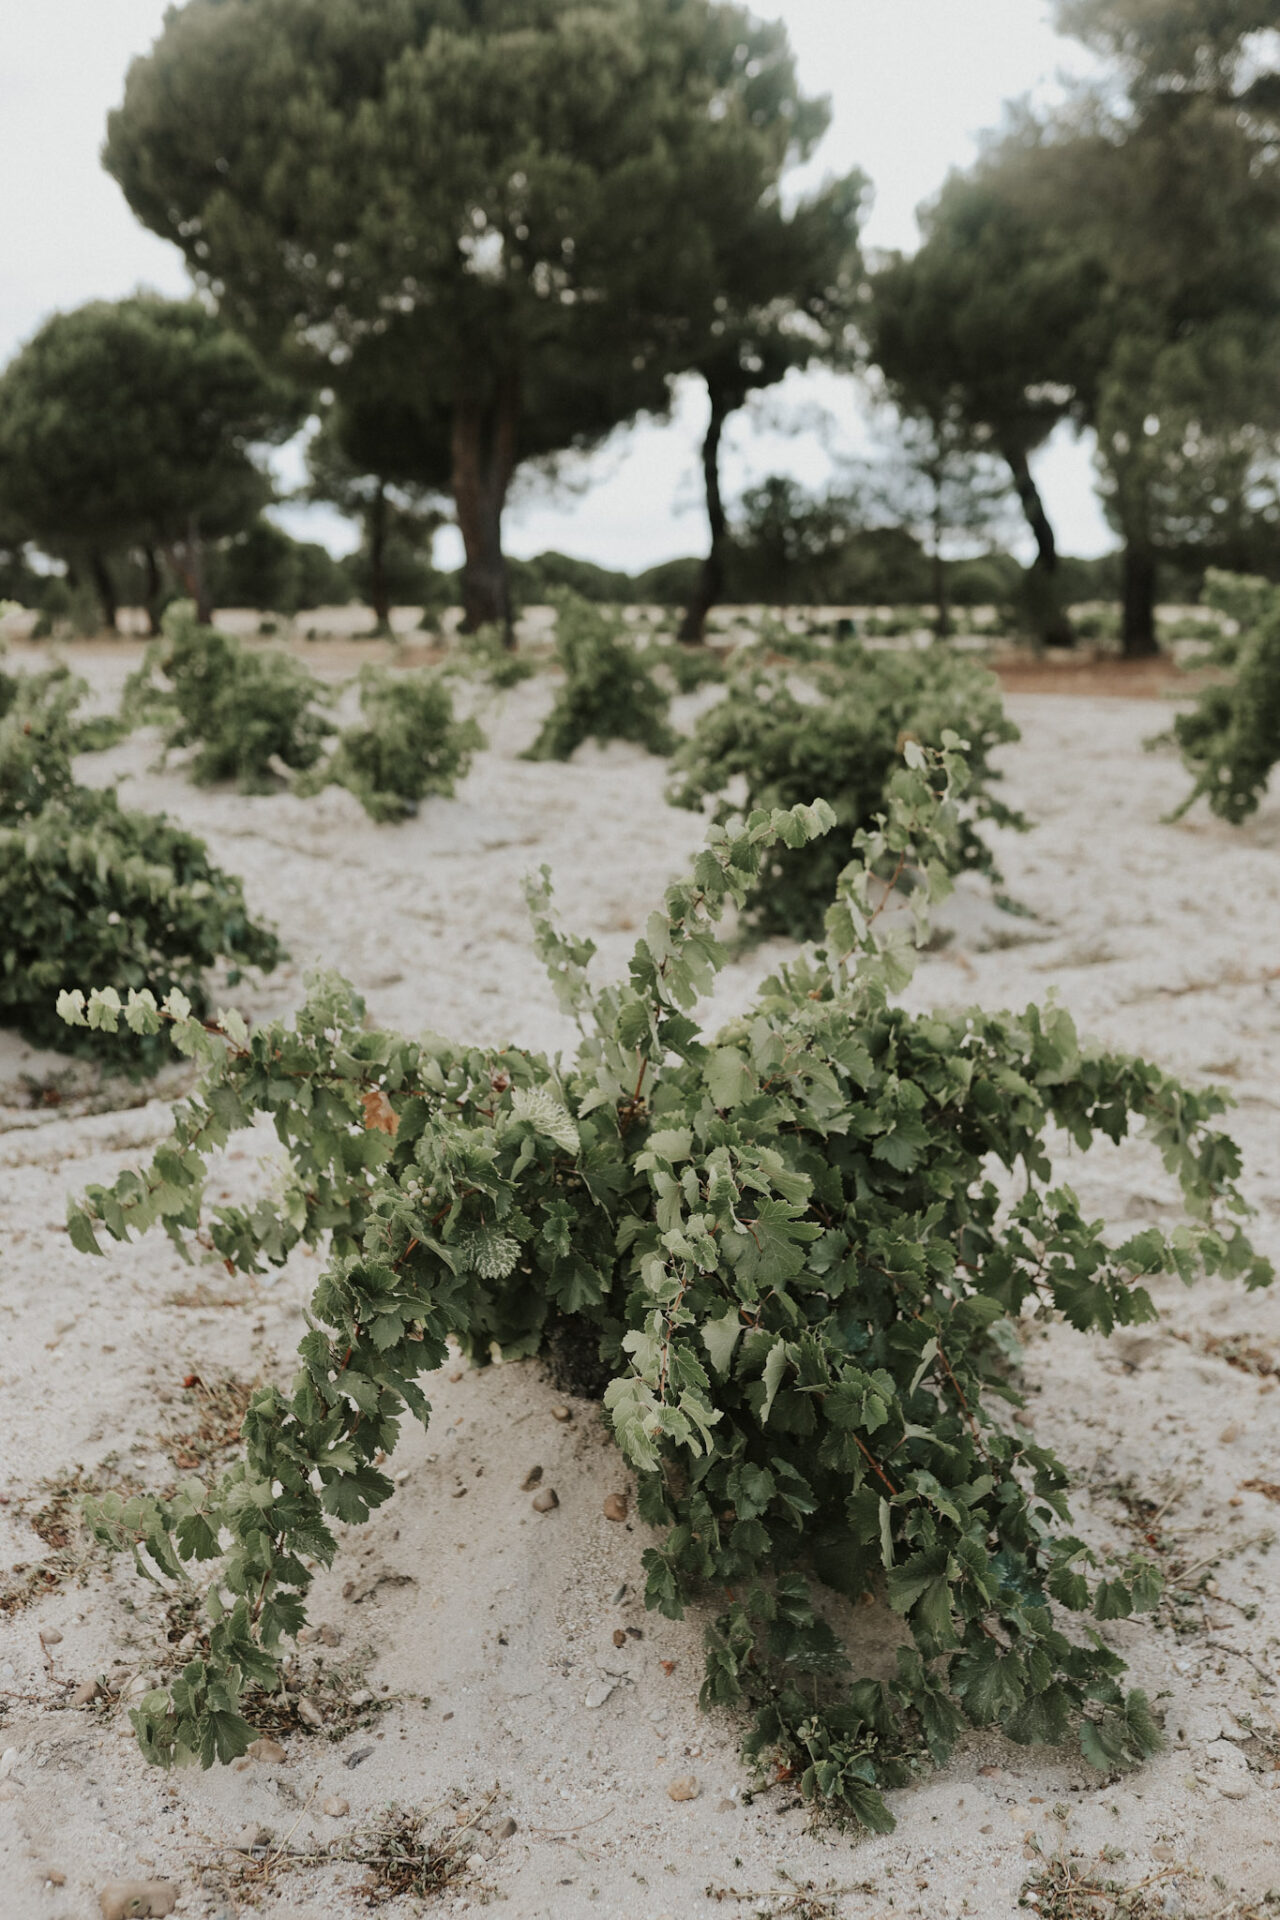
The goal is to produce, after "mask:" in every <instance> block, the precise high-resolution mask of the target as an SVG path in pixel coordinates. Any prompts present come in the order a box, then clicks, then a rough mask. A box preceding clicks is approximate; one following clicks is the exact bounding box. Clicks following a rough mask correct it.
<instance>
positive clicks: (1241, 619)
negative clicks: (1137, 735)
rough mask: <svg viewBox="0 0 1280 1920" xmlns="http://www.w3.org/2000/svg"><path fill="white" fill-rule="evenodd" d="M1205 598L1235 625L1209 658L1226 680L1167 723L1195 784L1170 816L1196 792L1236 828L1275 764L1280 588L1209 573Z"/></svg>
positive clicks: (1278, 752)
mask: <svg viewBox="0 0 1280 1920" xmlns="http://www.w3.org/2000/svg"><path fill="white" fill-rule="evenodd" d="M1205 598H1206V600H1207V601H1208V602H1209V604H1210V606H1212V607H1216V608H1217V609H1218V610H1219V611H1220V612H1222V613H1225V614H1227V615H1228V616H1229V617H1230V618H1231V619H1232V620H1233V621H1235V622H1236V623H1237V626H1236V631H1235V632H1234V633H1231V634H1222V635H1220V636H1219V638H1218V639H1217V640H1216V641H1215V642H1214V645H1213V648H1212V649H1211V652H1210V655H1209V658H1210V662H1211V663H1212V664H1215V665H1219V666H1222V667H1225V668H1227V669H1229V670H1232V671H1233V675H1234V677H1233V678H1232V679H1230V680H1228V681H1225V682H1223V681H1220V682H1217V683H1216V684H1214V685H1212V686H1207V687H1204V688H1202V689H1201V691H1200V693H1199V694H1198V695H1197V697H1196V703H1195V705H1194V707H1192V708H1191V710H1190V711H1189V712H1188V713H1180V714H1178V715H1177V716H1176V717H1175V719H1174V722H1173V729H1172V733H1173V739H1174V740H1175V741H1176V743H1177V745H1178V747H1179V749H1180V751H1181V753H1182V758H1183V762H1184V764H1185V765H1186V767H1187V769H1188V771H1189V772H1190V773H1192V774H1194V775H1195V784H1194V786H1193V787H1192V789H1191V791H1190V793H1189V794H1188V795H1187V797H1186V799H1185V800H1184V801H1183V802H1182V805H1181V806H1180V807H1179V808H1178V809H1177V810H1176V812H1175V813H1174V815H1173V818H1174V819H1175V820H1177V819H1180V818H1181V817H1182V815H1183V814H1184V813H1186V811H1187V809H1188V808H1189V807H1190V806H1192V805H1193V804H1194V802H1195V801H1196V800H1198V799H1199V797H1200V795H1201V794H1204V795H1205V797H1206V799H1207V800H1208V802H1209V806H1210V808H1211V809H1212V811H1213V812H1214V813H1216V814H1217V815H1218V817H1219V819H1221V820H1229V821H1230V822H1231V824H1232V825H1233V826H1239V824H1240V822H1241V821H1242V820H1247V819H1248V817H1249V815H1250V814H1251V813H1254V812H1256V811H1257V807H1258V803H1259V801H1260V800H1261V798H1262V796H1263V794H1264V793H1265V792H1266V789H1267V781H1268V778H1269V777H1270V774H1271V769H1272V767H1273V766H1275V764H1276V762H1277V760H1280V587H1274V586H1272V585H1271V583H1270V582H1269V581H1266V580H1260V579H1251V578H1248V577H1245V576H1240V575H1232V574H1222V573H1214V572H1210V573H1209V574H1208V575H1206V579H1205ZM1166 737H1167V736H1166Z"/></svg>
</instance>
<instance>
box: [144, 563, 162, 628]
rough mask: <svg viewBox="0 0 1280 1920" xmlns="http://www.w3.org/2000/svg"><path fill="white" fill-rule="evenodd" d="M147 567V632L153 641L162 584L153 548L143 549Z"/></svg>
mask: <svg viewBox="0 0 1280 1920" xmlns="http://www.w3.org/2000/svg"><path fill="white" fill-rule="evenodd" d="M143 558H144V560H145V561H146V567H147V632H148V633H149V634H150V635H151V636H152V638H153V639H154V638H155V636H156V635H157V634H158V633H159V632H160V598H161V595H162V593H163V591H164V582H163V580H162V579H161V576H160V556H159V555H158V554H157V552H156V550H155V548H154V547H144V548H143Z"/></svg>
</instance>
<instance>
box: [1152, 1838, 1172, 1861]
mask: <svg viewBox="0 0 1280 1920" xmlns="http://www.w3.org/2000/svg"><path fill="white" fill-rule="evenodd" d="M1151 1857H1152V1859H1153V1860H1176V1859H1177V1857H1178V1853H1177V1849H1176V1848H1175V1847H1171V1846H1170V1845H1169V1842H1168V1841H1167V1840H1157V1841H1156V1843H1155V1845H1154V1847H1152V1849H1151Z"/></svg>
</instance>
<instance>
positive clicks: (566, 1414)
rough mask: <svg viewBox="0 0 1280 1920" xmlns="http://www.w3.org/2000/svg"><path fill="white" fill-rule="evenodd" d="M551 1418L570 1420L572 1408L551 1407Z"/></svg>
mask: <svg viewBox="0 0 1280 1920" xmlns="http://www.w3.org/2000/svg"><path fill="white" fill-rule="evenodd" d="M551 1418H552V1419H553V1420H561V1421H563V1420H572V1418H573V1412H572V1409H571V1408H569V1407H552V1409H551Z"/></svg>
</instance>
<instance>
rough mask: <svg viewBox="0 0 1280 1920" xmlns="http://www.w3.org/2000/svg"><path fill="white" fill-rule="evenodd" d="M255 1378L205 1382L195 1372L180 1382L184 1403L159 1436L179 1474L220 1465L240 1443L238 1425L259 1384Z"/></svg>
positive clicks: (232, 1377)
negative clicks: (174, 1420) (176, 1420)
mask: <svg viewBox="0 0 1280 1920" xmlns="http://www.w3.org/2000/svg"><path fill="white" fill-rule="evenodd" d="M262 1384H263V1382H262V1379H261V1376H259V1378H258V1379H256V1380H237V1379H236V1378H235V1377H234V1376H233V1375H228V1376H227V1377H225V1378H224V1379H221V1380H213V1381H207V1380H204V1379H202V1378H201V1377H200V1375H199V1374H198V1373H192V1374H188V1375H187V1378H186V1379H185V1380H184V1381H183V1383H182V1385H183V1393H184V1396H185V1399H186V1404H185V1406H184V1407H183V1408H182V1410H181V1414H180V1415H179V1418H180V1419H181V1420H183V1421H184V1422H185V1423H186V1424H183V1425H176V1426H175V1427H174V1428H173V1429H172V1430H171V1431H169V1432H168V1433H165V1434H163V1435H162V1436H161V1441H160V1444H161V1445H162V1446H163V1448H164V1450H165V1452H166V1453H167V1454H168V1456H169V1458H170V1459H171V1460H172V1461H173V1464H174V1466H175V1467H177V1468H178V1469H179V1470H180V1471H181V1472H183V1473H190V1472H192V1471H193V1470H194V1469H196V1468H199V1467H211V1466H221V1465H222V1464H223V1462H224V1461H226V1460H227V1459H229V1458H230V1456H231V1455H232V1454H233V1453H234V1452H235V1451H236V1450H237V1448H238V1447H239V1445H240V1428H241V1425H242V1424H243V1421H244V1416H245V1413H246V1411H247V1409H248V1405H249V1402H250V1400H251V1399H252V1397H253V1395H254V1394H255V1393H256V1392H257V1390H258V1388H259V1387H260V1386H262Z"/></svg>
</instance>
